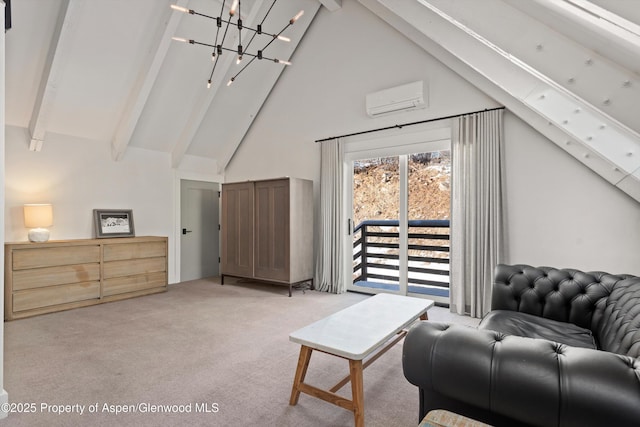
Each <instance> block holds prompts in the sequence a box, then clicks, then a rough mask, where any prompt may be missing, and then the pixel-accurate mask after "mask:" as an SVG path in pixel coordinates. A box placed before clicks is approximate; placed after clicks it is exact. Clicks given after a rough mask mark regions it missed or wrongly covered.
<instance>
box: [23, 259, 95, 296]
mask: <svg viewBox="0 0 640 427" xmlns="http://www.w3.org/2000/svg"><path fill="white" fill-rule="evenodd" d="M94 280H97V281H99V280H100V264H97V263H96V264H77V265H64V266H61V267H46V268H34V269H31V270H18V271H16V272H14V273H13V290H14V291H19V290H23V289H33V288H42V287H45V286H55V285H65V284H71V283H80V282H90V281H94Z"/></svg>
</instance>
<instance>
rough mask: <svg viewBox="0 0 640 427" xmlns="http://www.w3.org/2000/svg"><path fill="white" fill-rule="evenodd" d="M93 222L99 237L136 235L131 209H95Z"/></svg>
mask: <svg viewBox="0 0 640 427" xmlns="http://www.w3.org/2000/svg"><path fill="white" fill-rule="evenodd" d="M93 224H94V228H95V233H96V238H98V239H102V238H110V237H134V236H135V229H134V226H133V211H132V210H131V209H94V210H93Z"/></svg>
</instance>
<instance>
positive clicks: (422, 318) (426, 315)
mask: <svg viewBox="0 0 640 427" xmlns="http://www.w3.org/2000/svg"><path fill="white" fill-rule="evenodd" d="M420 320H429V315H428V314H427V312H426V311H425V312H424V314H421V315H420Z"/></svg>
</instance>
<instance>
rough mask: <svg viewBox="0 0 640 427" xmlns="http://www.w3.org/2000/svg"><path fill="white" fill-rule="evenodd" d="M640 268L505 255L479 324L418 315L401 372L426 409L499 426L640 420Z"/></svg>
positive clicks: (635, 423)
mask: <svg viewBox="0 0 640 427" xmlns="http://www.w3.org/2000/svg"><path fill="white" fill-rule="evenodd" d="M639 356H640V278H638V277H634V276H629V275H611V274H607V273H603V272H591V273H584V272H580V271H578V270H572V269H554V268H551V267H540V268H535V267H531V266H526V265H517V266H507V265H499V266H497V268H496V272H495V280H494V285H493V294H492V311H491V312H490V313H489V314H488V315H487V316H485V318H484V319H483V320H482V322H481V323H480V325H479V327H478V328H470V327H466V326H460V325H449V324H444V323H437V322H429V321H426V322H420V323H419V324H417V325H415V326H414V327H413V328H412V329H411V330H410V331H409V333H408V335H407V337H406V338H405V343H404V348H403V369H404V374H405V377H406V378H407V379H408V380H409V381H410V382H411V383H412V384H414V385H416V386H418V389H419V395H420V414H419V417H420V419H421V418H422V417H423V416H424V415H425V414H426V413H427V412H428V411H429V410H431V409H447V410H450V411H453V412H457V413H460V414H462V415H465V416H468V417H471V418H475V419H478V420H480V421H483V422H486V423H489V424H492V425H496V426H501V425H504V426H590V425H593V426H605V425H616V426H638V425H640V361H639V360H638V357H639Z"/></svg>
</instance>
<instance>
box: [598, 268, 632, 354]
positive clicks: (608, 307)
mask: <svg viewBox="0 0 640 427" xmlns="http://www.w3.org/2000/svg"><path fill="white" fill-rule="evenodd" d="M593 331H594V333H595V335H596V337H597V339H598V341H599V344H600V348H601V349H602V350H605V351H610V352H612V353H618V354H624V355H627V356H631V357H635V358H640V278H639V277H631V278H628V279H625V280H622V281H620V282H618V283H617V284H616V286H615V288H614V289H613V292H611V295H609V298H607V301H606V304H605V307H604V310H603V313H602V316H601V318H600V319H599V321H598V322H597V325H596V326H595V327H594V330H593Z"/></svg>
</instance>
